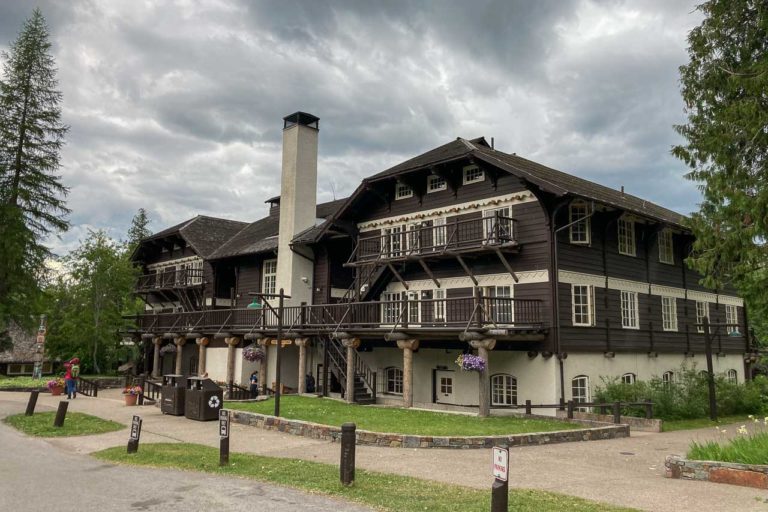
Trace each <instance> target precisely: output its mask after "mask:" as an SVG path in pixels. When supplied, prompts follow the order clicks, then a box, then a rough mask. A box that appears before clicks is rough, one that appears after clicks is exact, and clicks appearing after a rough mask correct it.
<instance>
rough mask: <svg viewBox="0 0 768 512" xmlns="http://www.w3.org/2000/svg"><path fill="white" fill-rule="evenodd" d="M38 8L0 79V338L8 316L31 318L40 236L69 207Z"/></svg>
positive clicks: (61, 226)
mask: <svg viewBox="0 0 768 512" xmlns="http://www.w3.org/2000/svg"><path fill="white" fill-rule="evenodd" d="M50 49H51V43H50V42H49V40H48V28H47V27H46V23H45V19H44V18H43V15H42V13H41V12H40V10H38V9H35V11H34V12H33V13H32V16H31V17H30V18H29V19H28V20H27V21H26V22H25V23H24V25H23V27H22V30H21V32H20V33H19V36H18V38H17V39H16V41H15V42H13V44H12V45H11V48H10V52H7V53H6V52H3V54H2V58H3V61H4V62H3V77H2V79H1V80H0V240H2V242H3V243H2V244H0V245H2V248H0V340H1V339H3V338H4V337H5V336H4V335H5V334H7V326H8V325H9V324H10V322H16V323H19V324H22V325H25V324H29V322H30V319H31V318H32V314H33V313H34V311H33V310H32V306H33V304H34V303H35V302H36V300H37V298H38V297H39V290H40V282H41V278H42V276H43V275H44V274H45V265H44V264H45V260H46V258H47V257H49V256H50V252H49V250H48V249H47V248H46V247H45V246H44V245H43V239H44V238H45V237H46V236H48V235H51V234H53V233H57V232H60V231H64V230H66V229H67V228H68V223H67V221H66V220H65V219H64V217H65V216H66V214H67V213H69V210H68V209H67V208H66V205H65V202H64V198H65V197H66V195H67V191H68V190H67V188H66V187H65V186H63V185H62V184H61V182H60V180H61V178H60V176H59V175H58V174H57V173H58V170H59V153H60V150H61V147H62V145H63V144H64V136H65V134H66V132H67V129H68V128H67V127H66V126H65V125H63V124H62V122H61V107H60V106H59V103H60V102H61V93H60V92H59V91H58V89H57V85H58V84H57V80H56V67H55V64H54V60H53V57H52V56H51V54H50Z"/></svg>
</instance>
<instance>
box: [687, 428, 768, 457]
mask: <svg viewBox="0 0 768 512" xmlns="http://www.w3.org/2000/svg"><path fill="white" fill-rule="evenodd" d="M688 458H689V459H692V460H717V461H721V462H738V463H740V464H768V432H758V433H755V434H742V435H740V436H739V437H735V438H733V439H731V440H730V441H728V442H724V443H719V442H717V441H708V442H706V443H697V442H695V441H694V442H693V443H691V447H690V449H689V450H688Z"/></svg>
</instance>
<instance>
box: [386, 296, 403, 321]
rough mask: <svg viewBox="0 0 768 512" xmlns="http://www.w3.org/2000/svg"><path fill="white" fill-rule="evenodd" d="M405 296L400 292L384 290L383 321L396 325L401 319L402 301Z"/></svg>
mask: <svg viewBox="0 0 768 512" xmlns="http://www.w3.org/2000/svg"><path fill="white" fill-rule="evenodd" d="M402 299H403V296H402V294H401V293H400V292H384V293H382V294H381V301H382V305H381V323H383V324H389V325H394V324H396V323H397V321H398V320H399V319H400V310H401V309H402V307H403V303H402V302H401V301H402Z"/></svg>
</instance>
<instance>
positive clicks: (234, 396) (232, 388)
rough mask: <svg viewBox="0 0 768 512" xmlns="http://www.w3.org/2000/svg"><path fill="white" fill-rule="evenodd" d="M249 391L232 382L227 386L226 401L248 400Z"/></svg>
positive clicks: (249, 396)
mask: <svg viewBox="0 0 768 512" xmlns="http://www.w3.org/2000/svg"><path fill="white" fill-rule="evenodd" d="M250 398H251V391H250V390H249V389H246V388H244V387H242V386H238V385H237V384H235V383H234V382H230V383H229V384H227V400H249V399H250Z"/></svg>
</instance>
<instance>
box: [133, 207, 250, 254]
mask: <svg viewBox="0 0 768 512" xmlns="http://www.w3.org/2000/svg"><path fill="white" fill-rule="evenodd" d="M246 225H247V223H246V222H240V221H237V220H229V219H220V218H218V217H208V216H207V215H198V216H197V217H193V218H191V219H189V220H186V221H184V222H182V223H180V224H176V225H175V226H171V227H170V228H167V229H164V230H162V231H160V232H158V233H155V234H153V235H151V236H148V237H147V238H145V239H144V240H142V243H144V242H146V241H150V240H159V239H161V238H165V237H168V236H171V235H175V234H178V235H179V236H180V237H182V238H183V239H184V240H186V241H187V243H188V244H189V245H190V246H191V247H192V248H193V249H194V250H195V252H196V253H197V254H198V255H199V256H200V257H201V258H205V259H208V258H209V257H210V256H211V254H213V252H214V251H216V249H218V248H219V247H221V245H222V244H223V243H224V242H226V241H227V240H229V239H230V238H231V237H232V236H234V235H235V234H236V233H238V232H239V231H240V230H241V229H243V227H245V226H246Z"/></svg>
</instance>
